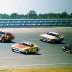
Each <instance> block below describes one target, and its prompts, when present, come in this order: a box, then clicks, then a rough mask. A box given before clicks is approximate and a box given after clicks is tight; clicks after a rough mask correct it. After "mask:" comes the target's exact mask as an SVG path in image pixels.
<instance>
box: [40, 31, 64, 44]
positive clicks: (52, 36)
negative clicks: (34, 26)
mask: <svg viewBox="0 0 72 72" xmlns="http://www.w3.org/2000/svg"><path fill="white" fill-rule="evenodd" d="M40 40H41V41H44V42H50V43H55V42H61V41H63V40H64V36H63V35H60V34H59V33H56V32H48V33H47V34H41V35H40Z"/></svg>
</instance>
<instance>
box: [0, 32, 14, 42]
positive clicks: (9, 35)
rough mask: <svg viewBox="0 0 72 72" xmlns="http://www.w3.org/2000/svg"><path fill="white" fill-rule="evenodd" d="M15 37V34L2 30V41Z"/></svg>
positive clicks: (0, 38) (0, 37) (0, 34)
mask: <svg viewBox="0 0 72 72" xmlns="http://www.w3.org/2000/svg"><path fill="white" fill-rule="evenodd" d="M14 38H15V36H14V35H13V34H12V33H10V32H2V31H0V41H1V42H5V41H11V40H13V39H14Z"/></svg>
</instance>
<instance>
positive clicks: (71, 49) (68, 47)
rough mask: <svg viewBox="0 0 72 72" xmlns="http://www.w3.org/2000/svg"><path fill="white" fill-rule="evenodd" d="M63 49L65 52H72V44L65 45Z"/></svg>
mask: <svg viewBox="0 0 72 72" xmlns="http://www.w3.org/2000/svg"><path fill="white" fill-rule="evenodd" d="M62 50H63V51H64V52H69V53H72V44H69V45H65V46H64V47H62Z"/></svg>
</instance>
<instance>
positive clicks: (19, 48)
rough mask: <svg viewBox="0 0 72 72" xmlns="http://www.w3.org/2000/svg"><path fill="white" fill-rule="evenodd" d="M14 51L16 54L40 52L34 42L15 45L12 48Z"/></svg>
mask: <svg viewBox="0 0 72 72" xmlns="http://www.w3.org/2000/svg"><path fill="white" fill-rule="evenodd" d="M11 49H12V51H14V52H16V53H26V54H28V53H37V52H38V51H39V47H38V46H37V45H36V44H35V43H32V42H28V41H24V42H21V43H18V44H14V45H12V46H11Z"/></svg>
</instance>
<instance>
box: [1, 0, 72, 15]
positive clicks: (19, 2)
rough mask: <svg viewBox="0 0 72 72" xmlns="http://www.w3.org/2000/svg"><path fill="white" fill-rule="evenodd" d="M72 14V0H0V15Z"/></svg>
mask: <svg viewBox="0 0 72 72" xmlns="http://www.w3.org/2000/svg"><path fill="white" fill-rule="evenodd" d="M30 10H35V11H36V13H37V14H39V13H50V12H52V13H61V12H67V13H72V0H0V13H2V14H4V13H6V14H11V13H18V14H27V13H28V12H29V11H30Z"/></svg>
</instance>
